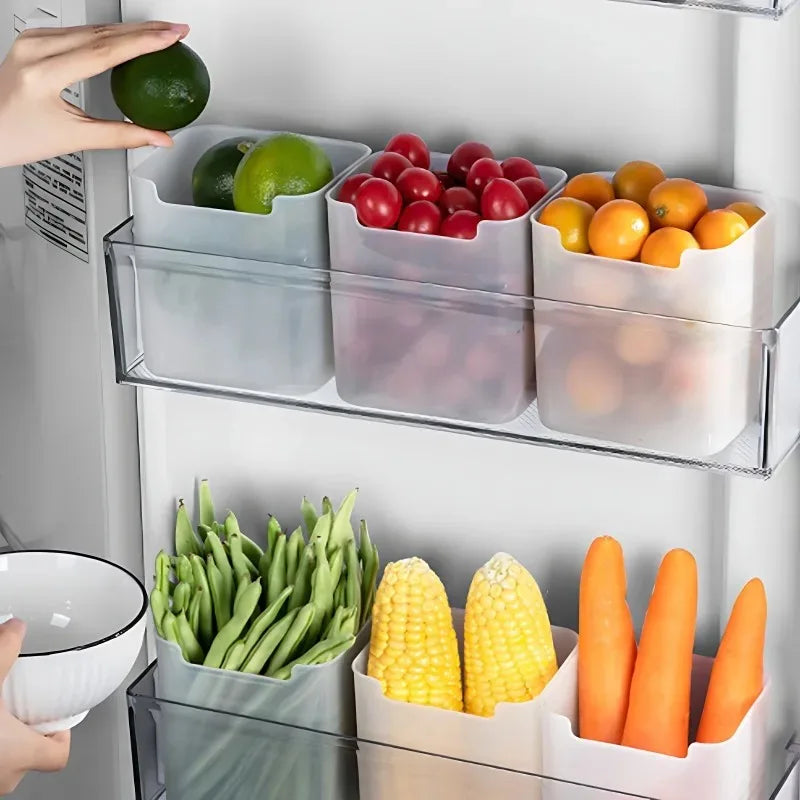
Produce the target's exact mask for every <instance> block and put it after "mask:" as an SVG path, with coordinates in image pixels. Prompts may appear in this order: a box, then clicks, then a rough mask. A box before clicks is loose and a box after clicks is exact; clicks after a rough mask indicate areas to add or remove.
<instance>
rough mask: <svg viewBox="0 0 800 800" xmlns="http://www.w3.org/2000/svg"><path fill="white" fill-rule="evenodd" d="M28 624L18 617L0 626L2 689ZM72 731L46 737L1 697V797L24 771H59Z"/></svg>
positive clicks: (9, 791) (23, 774)
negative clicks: (12, 712)
mask: <svg viewBox="0 0 800 800" xmlns="http://www.w3.org/2000/svg"><path fill="white" fill-rule="evenodd" d="M24 637H25V625H24V624H23V623H22V622H20V621H19V620H17V619H12V620H10V621H9V622H6V623H5V625H0V688H2V685H3V682H4V681H5V679H6V678H7V677H8V673H9V672H11V667H13V666H14V662H15V661H16V660H17V657H18V656H19V651H20V649H21V647H22V640H23V638H24ZM69 742H70V735H69V731H64V732H63V733H54V734H53V735H52V736H43V735H42V734H40V733H36V731H34V730H33V729H32V728H29V727H28V726H27V725H25V724H24V723H22V722H20V721H19V720H18V719H17V718H16V717H13V716H11V713H10V712H9V711H8V709H7V708H6V707H5V704H4V703H3V701H2V699H1V698H0V797H4V796H5V795H7V794H11V792H13V791H14V789H16V788H17V785H18V784H19V782H20V781H21V780H22V779H23V778H24V777H25V773H27V772H31V771H32V770H35V771H37V772H58V771H59V770H61V769H64V767H65V766H66V765H67V759H68V758H69Z"/></svg>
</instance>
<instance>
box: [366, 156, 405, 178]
mask: <svg viewBox="0 0 800 800" xmlns="http://www.w3.org/2000/svg"><path fill="white" fill-rule="evenodd" d="M411 166H412V164H411V162H410V161H409V160H408V159H407V158H406V157H405V156H401V155H400V153H383V154H382V155H380V156H378V159H377V161H376V162H375V163H374V164H373V165H372V174H373V175H374V176H375V177H376V178H383V179H384V180H385V181H389V183H394V182H395V181H396V180H397V177H398V176H399V175H400V173H401V172H402V171H403V170H406V169H408V168H409V167H411Z"/></svg>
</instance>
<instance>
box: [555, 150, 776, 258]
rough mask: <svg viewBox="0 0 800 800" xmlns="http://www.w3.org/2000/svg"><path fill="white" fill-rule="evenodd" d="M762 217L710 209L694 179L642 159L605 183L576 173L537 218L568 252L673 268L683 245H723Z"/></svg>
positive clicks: (751, 208)
mask: <svg viewBox="0 0 800 800" xmlns="http://www.w3.org/2000/svg"><path fill="white" fill-rule="evenodd" d="M763 216H764V212H763V211H762V210H761V209H760V208H759V207H758V206H755V205H753V204H752V203H731V205H729V206H728V207H727V208H721V209H716V210H713V211H709V209H708V197H707V196H706V193H705V192H704V191H703V189H702V187H701V186H700V185H699V184H697V183H695V182H694V181H690V180H687V179H686V178H667V176H666V175H665V174H664V171H663V170H662V169H661V168H660V167H658V166H657V165H655V164H651V163H649V162H647V161H630V162H628V163H627V164H624V165H623V166H621V167H620V168H619V169H618V170H617V171H616V173H615V174H614V177H613V179H612V180H611V181H609V180H607V179H606V178H604V177H603V176H602V175H598V174H596V173H583V174H581V175H576V176H575V177H574V178H572V179H571V180H570V181H568V183H567V185H566V186H565V187H564V192H563V194H562V195H561V196H560V197H558V198H556V199H555V200H553V201H552V202H551V203H549V204H548V205H547V206H546V207H545V208H544V210H543V211H542V213H541V216H540V217H539V222H540V223H542V225H549V226H551V227H553V228H556V229H557V230H558V231H559V233H560V235H561V244H562V245H563V247H564V248H565V249H566V250H569V251H571V252H573V253H592V254H594V255H597V256H603V257H604V258H617V259H623V260H625V261H641V262H642V263H643V264H651V265H653V266H658V267H671V268H675V267H678V266H680V262H681V256H682V255H683V253H684V252H685V251H686V250H692V249H694V250H697V249H700V250H715V249H717V248H720V247H727V246H728V245H729V244H731V243H732V242H734V241H736V239H738V238H739V237H740V236H741V235H742V234H743V233H744V232H745V231H746V230H747V229H748V228H749V227H751V226H752V225H754V224H755V223H756V222H757V221H758V220H759V219H761V217H763Z"/></svg>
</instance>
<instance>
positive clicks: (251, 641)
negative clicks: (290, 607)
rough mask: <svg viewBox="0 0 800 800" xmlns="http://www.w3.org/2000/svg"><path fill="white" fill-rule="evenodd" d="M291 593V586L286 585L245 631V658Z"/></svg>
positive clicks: (275, 617) (273, 620)
mask: <svg viewBox="0 0 800 800" xmlns="http://www.w3.org/2000/svg"><path fill="white" fill-rule="evenodd" d="M291 593H292V587H291V586H287V587H286V588H285V589H284V590H283V591H282V592H281V593H280V594H279V595H278V596H277V597H276V598H275V601H274V602H273V603H270V604H269V605H268V606H267V608H266V610H265V611H262V612H261V614H259V615H258V617H256V619H255V620H254V622H253V624H252V625H251V626H250V630H248V631H247V636H246V637H245V640H244V643H245V647H246V648H247V652H246V653H245V656H244V657H245V659H247V657H248V656H249V655H250V653H251V652H252V651H253V649H254V648H255V646H256V645H257V644H258V640H259V639H260V638H261V637H262V636H263V635H264V634H265V633H266V631H267V628H269V626H270V625H272V623H273V622H275V620H276V619H277V618H278V616H279V615H280V613H281V610H282V609H283V606H284V604H285V603H286V599H287V598H288V597H289V595H290V594H291Z"/></svg>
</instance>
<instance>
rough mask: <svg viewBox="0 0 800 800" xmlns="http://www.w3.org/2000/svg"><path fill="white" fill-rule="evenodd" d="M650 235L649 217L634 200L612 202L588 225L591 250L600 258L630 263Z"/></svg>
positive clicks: (599, 210)
mask: <svg viewBox="0 0 800 800" xmlns="http://www.w3.org/2000/svg"><path fill="white" fill-rule="evenodd" d="M649 233H650V222H649V221H648V219H647V213H646V212H645V210H644V209H643V208H642V207H641V206H640V205H639V204H638V203H634V202H633V200H612V201H611V202H610V203H606V204H605V205H604V206H602V208H599V209H598V210H597V211H596V212H595V215H594V216H593V217H592V221H591V223H590V224H589V247H591V249H592V252H593V253H594V254H595V255H597V256H604V257H605V258H620V259H623V260H625V261H630V260H632V259H634V258H636V256H638V255H639V251H640V250H641V249H642V245H643V244H644V242H645V239H647V235H648V234H649Z"/></svg>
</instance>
